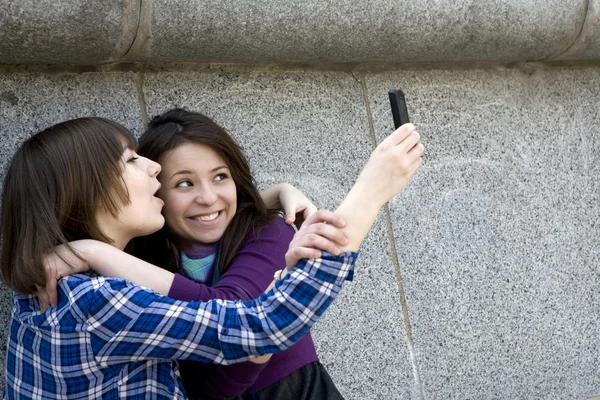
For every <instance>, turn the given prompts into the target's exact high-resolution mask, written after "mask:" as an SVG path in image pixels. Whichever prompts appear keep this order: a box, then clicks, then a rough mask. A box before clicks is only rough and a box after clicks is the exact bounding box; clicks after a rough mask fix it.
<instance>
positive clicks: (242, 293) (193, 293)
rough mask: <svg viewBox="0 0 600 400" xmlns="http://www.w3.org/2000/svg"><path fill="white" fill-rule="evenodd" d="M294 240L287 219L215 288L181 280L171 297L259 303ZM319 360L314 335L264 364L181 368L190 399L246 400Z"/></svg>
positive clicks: (253, 239) (263, 235)
mask: <svg viewBox="0 0 600 400" xmlns="http://www.w3.org/2000/svg"><path fill="white" fill-rule="evenodd" d="M293 236H294V229H293V228H292V227H291V226H289V225H287V224H286V223H285V221H284V220H283V219H282V218H277V221H276V222H274V223H273V224H271V225H268V226H266V227H264V228H263V229H262V230H261V231H260V234H259V235H258V237H257V236H253V235H249V237H248V239H247V240H246V242H245V243H244V245H243V246H242V248H241V249H240V251H239V252H238V253H237V254H236V257H235V259H234V260H233V263H232V264H231V267H230V268H229V270H227V272H226V273H225V274H224V275H223V276H222V277H221V279H220V280H219V282H217V283H216V284H215V285H214V286H212V287H210V286H206V285H204V284H202V283H198V282H195V281H193V280H190V279H188V278H186V277H185V276H183V275H180V274H176V275H175V279H174V281H173V284H172V286H171V290H170V291H169V297H171V298H173V299H177V300H185V301H208V300H211V299H226V300H237V299H241V300H248V299H254V298H257V297H258V296H259V295H260V294H261V293H262V292H263V291H264V290H265V289H266V288H267V286H269V284H270V283H271V282H272V281H273V274H274V273H275V271H277V270H280V269H283V268H285V253H286V251H287V249H288V246H289V244H290V242H291V240H292V237H293ZM317 360H318V358H317V352H316V350H315V346H314V344H313V340H312V337H311V336H310V332H309V333H307V334H306V335H304V337H303V338H302V339H300V340H299V341H298V342H296V344H294V345H293V346H292V347H290V348H289V349H287V350H286V351H282V352H279V353H276V354H274V355H273V356H272V357H271V359H270V360H269V361H268V362H267V363H264V364H254V363H251V362H245V363H240V364H234V365H230V366H218V365H213V364H201V363H193V362H180V366H181V376H182V378H183V382H184V384H185V388H186V390H187V391H188V396H189V397H190V398H196V397H200V398H202V397H206V396H209V397H213V398H224V397H232V396H236V395H240V394H242V393H243V392H244V391H245V390H246V389H247V388H249V387H252V388H253V389H254V390H255V391H259V390H262V389H264V388H266V387H267V386H269V385H271V384H273V383H275V382H277V381H279V380H280V379H282V378H284V377H286V376H288V375H290V374H291V373H292V372H294V371H296V370H298V369H299V368H301V367H303V366H305V365H307V364H309V363H311V362H313V361H317Z"/></svg>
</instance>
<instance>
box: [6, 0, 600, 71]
mask: <svg viewBox="0 0 600 400" xmlns="http://www.w3.org/2000/svg"><path fill="white" fill-rule="evenodd" d="M599 1H600V0H589V1H588V0H572V1H564V0H504V1H502V2H498V1H496V0H478V1H473V0H437V1H435V2H431V1H425V0H420V1H418V0H395V1H390V0H377V1H371V2H365V1H363V0H333V1H328V2H322V1H317V0H298V1H296V2H295V3H294V4H293V6H292V5H290V3H284V2H281V1H276V0H264V1H256V0H137V1H135V0H109V1H104V2H97V1H90V0H87V1H75V0H57V1H51V0H40V1H33V0H22V1H20V2H18V4H17V2H16V1H13V0H0V63H2V64H34V63H46V64H88V65H93V64H101V63H112V62H123V61H141V62H165V61H166V62H169V61H174V62H250V63H254V62H285V63H289V62H461V61H467V62H470V61H473V62H477V61H481V62H511V61H540V60H550V59H594V58H600V44H596V43H595V38H596V37H598V36H599V35H600V26H599V24H598V18H597V15H596V10H597V9H598V7H597V3H598V2H599ZM588 3H589V5H588ZM588 9H589V11H588ZM586 15H587V18H586ZM584 22H585V24H584ZM582 28H583V29H582Z"/></svg>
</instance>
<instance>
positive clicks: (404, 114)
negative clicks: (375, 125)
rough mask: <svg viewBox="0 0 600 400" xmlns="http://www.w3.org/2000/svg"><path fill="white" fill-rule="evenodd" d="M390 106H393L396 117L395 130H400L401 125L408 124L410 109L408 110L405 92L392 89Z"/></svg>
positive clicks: (393, 113) (393, 114)
mask: <svg viewBox="0 0 600 400" xmlns="http://www.w3.org/2000/svg"><path fill="white" fill-rule="evenodd" d="M389 95H390V105H391V106H392V116H393V117H394V129H398V128H399V127H400V125H404V124H407V123H408V122H410V121H409V119H408V109H407V108H406V100H405V99H404V92H403V91H402V90H400V89H390V91H389Z"/></svg>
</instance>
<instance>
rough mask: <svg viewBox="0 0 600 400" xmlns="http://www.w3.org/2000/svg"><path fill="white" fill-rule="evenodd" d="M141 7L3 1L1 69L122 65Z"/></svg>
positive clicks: (121, 2)
mask: <svg viewBox="0 0 600 400" xmlns="http://www.w3.org/2000/svg"><path fill="white" fill-rule="evenodd" d="M139 7H140V2H139V1H131V0H106V1H90V0H88V1H73V0H39V1H37V0H19V1H11V0H3V1H0V64H83V65H94V64H101V63H107V62H113V61H118V60H119V58H120V57H121V56H123V55H124V54H125V53H126V52H127V51H128V50H129V48H130V46H131V45H132V43H133V40H134V38H135V35H136V31H137V27H138V18H139V12H140V8H139Z"/></svg>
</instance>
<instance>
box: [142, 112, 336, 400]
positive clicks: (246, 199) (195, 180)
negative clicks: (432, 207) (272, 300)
mask: <svg viewBox="0 0 600 400" xmlns="http://www.w3.org/2000/svg"><path fill="white" fill-rule="evenodd" d="M138 151H139V153H140V154H141V155H143V156H145V157H148V158H149V159H151V160H155V161H157V162H159V163H160V164H161V165H162V167H163V170H162V172H161V174H160V175H159V177H158V178H159V181H160V182H161V185H162V186H161V189H160V190H159V191H158V193H157V194H158V196H159V197H160V198H161V199H163V200H164V201H165V207H164V208H163V215H164V217H165V221H166V225H165V228H164V229H163V230H161V231H159V232H157V233H156V234H155V235H153V236H152V237H148V238H142V240H140V241H139V242H138V243H135V244H134V248H135V247H136V246H137V247H139V248H141V250H142V252H141V253H137V254H138V255H139V256H140V257H142V258H146V259H147V260H151V261H152V262H153V263H154V264H156V265H164V266H169V267H170V270H172V271H174V272H178V274H177V275H176V277H175V280H174V281H173V285H172V286H171V289H170V290H169V297H172V298H175V299H179V300H195V301H207V300H210V299H215V298H219V299H227V300H237V299H241V300H247V299H251V298H255V297H257V296H259V295H260V293H261V292H263V291H264V290H265V289H266V288H267V287H268V286H269V285H270V284H271V282H272V280H273V276H274V275H276V274H277V271H279V270H282V269H283V268H285V267H286V261H285V253H286V251H287V249H288V247H289V245H290V242H291V240H292V238H293V236H294V230H293V228H292V227H290V226H289V225H287V224H286V223H285V221H284V220H283V219H282V218H280V217H277V215H276V214H273V213H272V212H269V211H268V210H267V208H266V207H265V205H264V203H263V201H262V200H261V198H260V196H259V195H258V190H257V189H256V187H255V184H254V179H253V177H252V174H251V172H250V166H249V164H248V162H247V160H246V157H245V156H244V154H243V152H242V150H241V149H240V147H239V146H238V145H237V144H236V142H235V141H234V140H233V138H232V137H231V136H230V135H229V134H228V133H227V132H226V131H225V130H224V129H223V128H222V127H220V126H219V125H217V124H216V123H215V122H214V121H212V120H211V119H210V118H208V117H206V116H204V115H202V114H200V113H194V112H190V111H186V110H183V109H174V110H171V111H168V112H166V113H164V114H163V115H161V116H158V117H156V118H154V119H153V120H152V121H151V123H150V126H149V128H148V130H147V131H146V132H145V133H144V134H143V135H142V137H141V138H140V146H139V149H138ZM325 245H326V243H325ZM328 250H329V251H330V252H335V253H336V254H339V249H335V248H333V249H328ZM317 256H320V254H317ZM265 361H266V360H265ZM181 373H182V378H183V382H184V384H185V387H186V390H187V392H188V395H189V396H190V397H191V398H220V399H223V398H227V397H232V396H237V395H241V394H242V393H244V391H247V392H248V394H254V393H255V392H256V393H255V395H254V396H253V397H256V398H258V399H280V400H284V399H294V400H301V399H324V398H327V399H332V400H334V399H341V398H342V396H341V395H340V393H339V391H338V390H337V389H336V387H335V385H334V383H333V381H332V380H331V378H330V377H329V375H328V374H327V372H326V371H325V369H324V367H323V366H322V365H321V364H320V363H319V361H318V357H317V353H316V350H315V347H314V344H313V340H312V337H311V335H310V333H307V334H306V335H305V336H304V337H303V338H302V339H300V340H299V341H298V342H297V343H296V344H294V345H293V346H292V347H291V348H289V349H288V350H286V351H285V352H281V353H278V354H275V355H274V356H273V357H272V358H271V359H270V360H269V361H268V362H265V363H262V364H257V363H256V362H254V363H245V364H238V365H235V366H227V367H218V366H213V365H209V364H202V363H193V362H182V363H181Z"/></svg>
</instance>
